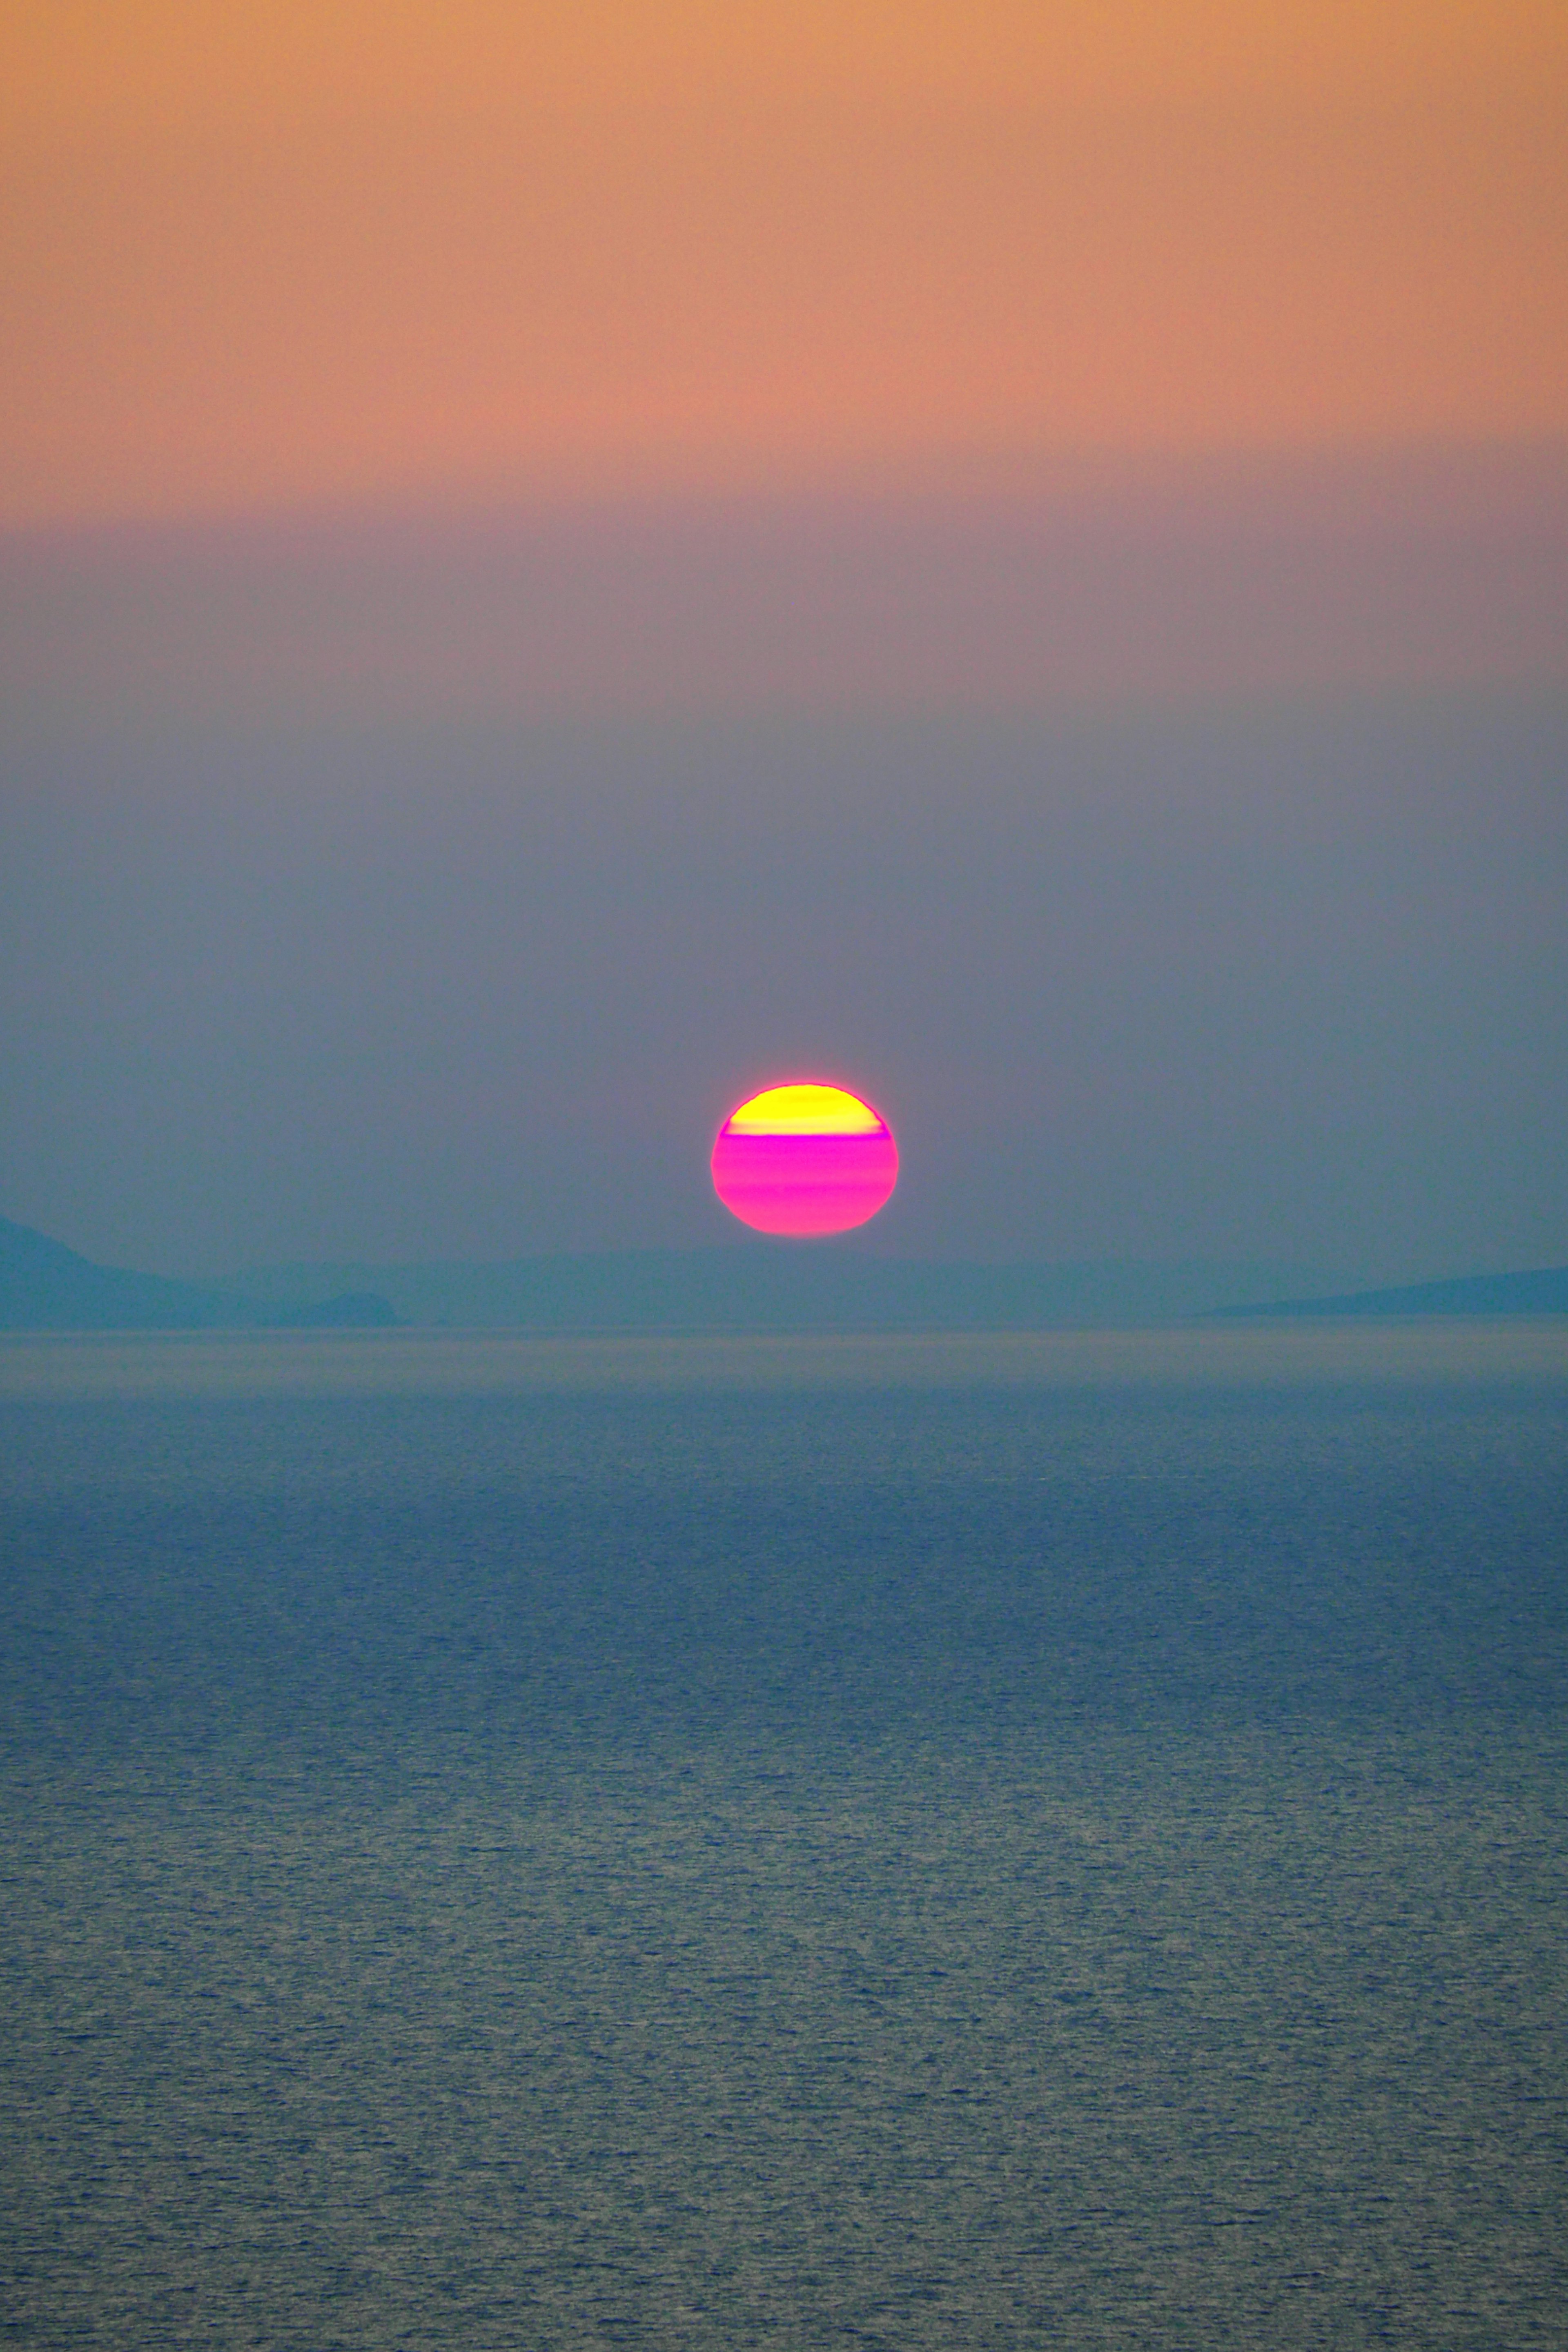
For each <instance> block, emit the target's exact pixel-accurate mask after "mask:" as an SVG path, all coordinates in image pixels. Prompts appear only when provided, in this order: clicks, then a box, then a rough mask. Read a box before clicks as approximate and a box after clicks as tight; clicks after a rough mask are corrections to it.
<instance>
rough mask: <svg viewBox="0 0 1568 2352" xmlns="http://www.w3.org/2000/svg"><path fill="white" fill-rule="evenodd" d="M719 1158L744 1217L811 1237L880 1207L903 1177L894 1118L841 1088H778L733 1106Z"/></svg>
mask: <svg viewBox="0 0 1568 2352" xmlns="http://www.w3.org/2000/svg"><path fill="white" fill-rule="evenodd" d="M711 1165H712V1171H713V1189H714V1191H715V1192H717V1193H718V1195H719V1198H720V1199H721V1201H722V1202H723V1203H724V1206H725V1207H726V1208H727V1209H729V1210H730V1211H731V1213H733V1214H734V1215H735V1216H737V1217H739V1218H740V1219H741V1221H742V1223H743V1224H747V1225H751V1226H752V1227H753V1228H754V1229H755V1230H756V1231H757V1232H758V1233H763V1234H787V1235H789V1236H791V1237H792V1238H794V1239H795V1240H798V1241H806V1240H811V1239H814V1238H816V1237H817V1236H820V1235H822V1234H843V1233H847V1232H848V1231H849V1230H850V1229H851V1227H852V1226H855V1225H863V1224H864V1223H866V1221H867V1219H868V1217H874V1216H875V1215H876V1213H877V1212H878V1210H879V1208H881V1207H882V1206H883V1204H884V1202H886V1201H887V1200H888V1199H889V1196H890V1194H891V1192H892V1190H893V1187H894V1185H895V1184H896V1183H897V1182H898V1181H899V1148H898V1145H897V1144H896V1143H895V1142H894V1140H893V1133H892V1129H890V1128H889V1125H888V1123H887V1121H886V1119H885V1118H881V1117H880V1115H879V1113H878V1112H876V1111H874V1110H873V1109H872V1108H870V1106H869V1104H868V1103H863V1102H861V1101H860V1099H859V1097H858V1096H856V1095H851V1094H846V1093H845V1092H844V1090H843V1089H842V1088H841V1087H825V1086H792V1087H769V1088H768V1089H767V1090H766V1092H764V1093H763V1094H760V1095H753V1096H752V1097H751V1098H750V1099H749V1100H748V1101H746V1102H743V1103H742V1104H740V1105H739V1107H738V1108H736V1109H734V1110H732V1111H731V1114H730V1116H729V1118H727V1119H726V1120H725V1121H724V1124H723V1126H722V1127H721V1129H720V1130H719V1134H718V1139H717V1140H716V1141H715V1143H714V1146H713V1157H712V1162H711Z"/></svg>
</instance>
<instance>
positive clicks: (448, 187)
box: [0, 0, 1568, 522]
mask: <svg viewBox="0 0 1568 2352" xmlns="http://www.w3.org/2000/svg"><path fill="white" fill-rule="evenodd" d="M3 25H4V51H3V54H0V90H3V92H4V97H3V99H0V120H3V121H4V138H5V185H4V187H3V188H0V219H3V221H4V228H3V230H0V238H3V243H4V263H3V266H4V269H5V282H6V288H7V292H6V310H7V314H8V331H7V335H6V341H5V360H4V363H3V364H4V370H5V377H4V383H3V384H0V392H3V396H4V402H5V414H6V418H7V425H6V432H5V443H4V450H3V453H0V520H5V521H9V522H38V521H51V520H100V519H109V518H119V517H127V516H171V517H173V516H180V515H217V514H223V513H236V512H237V513H247V512H250V513H267V512H271V511H277V510H279V509H294V508H306V509H309V508H311V507H318V508H319V507H322V506H332V505H337V504H341V503H343V502H348V503H351V504H353V503H359V502H362V501H363V502H377V501H381V500H384V499H387V498H389V497H391V498H394V499H401V498H408V497H414V498H416V499H427V498H431V497H435V498H437V499H440V498H444V497H447V496H457V497H458V498H462V499H471V498H480V499H483V498H488V497H491V496H494V495H498V494H500V495H513V494H523V495H532V494H537V493H539V492H541V491H542V492H545V493H549V494H561V495H576V494H580V493H582V492H584V491H587V492H590V493H592V492H595V491H599V490H615V489H616V488H621V487H625V486H627V485H651V486H655V487H666V486H668V487H679V488H704V487H708V486H715V487H719V486H722V487H729V486H741V487H747V488H752V487H764V488H765V487H768V486H788V485H790V484H793V483H795V482H802V481H805V482H811V483H821V482H831V481H833V480H836V479H841V478H868V477H871V478H879V479H883V480H887V479H893V480H896V479H898V478H900V477H907V476H913V477H914V478H919V479H921V480H929V479H931V478H940V477H941V475H942V471H943V469H944V467H946V466H947V465H948V464H949V463H950V461H951V460H952V458H954V457H958V458H961V459H962V460H963V463H964V464H966V465H971V466H972V465H973V464H975V463H976V462H979V463H981V464H984V463H986V462H991V461H1001V462H1004V463H1005V461H1007V460H1008V459H1009V458H1010V457H1012V456H1014V455H1018V454H1021V455H1026V456H1030V457H1038V456H1039V455H1041V454H1042V453H1043V454H1046V455H1047V456H1048V455H1049V454H1050V453H1053V452H1060V451H1070V450H1082V449H1085V448H1104V449H1109V450H1112V451H1116V450H1121V451H1126V450H1151V451H1152V450H1161V449H1173V450H1183V451H1192V450H1198V449H1212V448H1226V447H1232V448H1237V447H1242V448H1247V447H1250V448H1258V447H1278V446H1286V447H1289V446H1302V445H1329V446H1333V445H1336V444H1339V445H1342V444H1346V443H1349V444H1356V443H1367V442H1371V443H1384V444H1386V443H1389V442H1394V443H1407V442H1416V443H1420V442H1445V441H1447V442H1453V441H1468V440H1494V441H1496V440H1500V441H1510V440H1521V439H1530V438H1541V437H1543V436H1544V437H1551V436H1558V435H1562V434H1563V433H1564V432H1568V320H1565V317H1564V300H1563V295H1564V268H1563V261H1564V250H1563V247H1564V226H1565V222H1568V203H1565V197H1568V108H1565V105H1564V94H1565V91H1568V11H1565V10H1563V8H1562V7H1561V5H1560V4H1554V5H1489V6H1484V7H1483V6H1477V5H1468V6H1463V7H1457V6H1452V5H1449V6H1444V5H1436V0H1426V5H1405V6H1401V7H1397V8H1396V7H1393V6H1389V5H1377V0H1371V5H1325V0H1310V5H1299V0H1298V5H1287V6H1276V7H1273V8H1270V7H1268V6H1266V5H1261V0H1236V5H1231V0H1216V4H1215V5H1207V6H1205V5H1190V0H1189V5H1179V6H1178V5H1151V4H1150V0H1144V5H1128V6H1123V7H1121V8H1116V7H1111V6H1108V5H1103V0H1100V5H1083V0H1074V5H1061V6H1053V7H1047V6H1045V5H1041V0H1031V5H1013V4H1012V0H966V5H935V0H896V5H894V4H893V0H889V5H855V0H834V5H811V0H788V5H779V0H750V5H749V4H748V0H709V5H697V0H687V5H663V4H661V0H637V5H629V4H628V0H618V4H617V0H600V5H592V0H574V5H570V6H564V5H552V6H541V5H533V6H530V5H520V0H505V5H501V0H496V5H485V4H484V0H445V5H439V6H437V5H427V0H374V5H371V0H363V5H343V4H342V0H312V5H309V6H306V5H280V0H269V5H265V6H263V5H248V0H247V5H237V0H163V5H157V0H142V5H137V0H50V5H48V6H47V7H40V6H38V5H37V0H6V5H5V11H4V17H3Z"/></svg>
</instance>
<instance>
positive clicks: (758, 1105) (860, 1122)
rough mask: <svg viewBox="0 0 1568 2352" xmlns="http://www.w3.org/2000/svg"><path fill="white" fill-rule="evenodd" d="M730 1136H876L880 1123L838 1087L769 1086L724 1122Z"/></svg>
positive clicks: (872, 1113)
mask: <svg viewBox="0 0 1568 2352" xmlns="http://www.w3.org/2000/svg"><path fill="white" fill-rule="evenodd" d="M726 1124H727V1125H728V1127H729V1129H730V1131H731V1134H732V1135H877V1134H879V1133H880V1131H881V1128H882V1121H881V1120H880V1119H879V1118H878V1116H877V1114H876V1112H875V1111H874V1110H872V1109H871V1108H869V1107H868V1105H867V1104H866V1103H863V1102H862V1101H861V1100H860V1099H859V1097H858V1096H857V1095H851V1094H846V1093H845V1091H844V1088H843V1087H768V1088H767V1089H766V1091H765V1092H764V1093H763V1094H760V1095H753V1096H752V1099H751V1101H750V1102H743V1103H742V1105H741V1108H740V1109H739V1110H735V1111H731V1114H730V1117H729V1119H728V1121H727V1122H726Z"/></svg>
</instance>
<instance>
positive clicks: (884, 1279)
mask: <svg viewBox="0 0 1568 2352" xmlns="http://www.w3.org/2000/svg"><path fill="white" fill-rule="evenodd" d="M1281 1276H1282V1270H1281V1269H1280V1268H1279V1266H1273V1267H1262V1268H1258V1267H1247V1266H1237V1265H1229V1266H1215V1265H1128V1264H1110V1265H1055V1266H1053V1265H944V1264H942V1263H940V1262H931V1261H929V1260H928V1261H916V1260H910V1259H897V1258H880V1257H872V1256H869V1255H866V1254H865V1253H864V1252H863V1251H861V1250H858V1249H857V1248H856V1247H854V1246H853V1245H850V1246H845V1245H843V1244H836V1243H831V1242H829V1243H820V1244H816V1243H814V1244H799V1243H770V1242H757V1243H749V1242H748V1243H740V1244H731V1245H729V1246H722V1245H718V1246H714V1247H711V1248H708V1249H698V1250H609V1251H603V1252H598V1253H593V1254H584V1255H574V1256H565V1255H563V1256H559V1257H528V1258H514V1259H511V1260H509V1261H504V1262H502V1263H500V1264H494V1265H483V1264H473V1263H462V1262H458V1263H446V1264H440V1263H437V1264H426V1265H403V1266H388V1265H352V1264H351V1265H314V1266H313V1265H281V1266H264V1267H259V1268H257V1269H254V1270H253V1271H251V1272H250V1273H247V1274H245V1275H240V1276H235V1277H234V1278H233V1281H234V1286H236V1287H237V1288H238V1289H239V1290H240V1291H241V1293H242V1294H243V1295H244V1296H245V1297H247V1298H250V1299H252V1300H255V1301H257V1302H261V1303H268V1304H271V1305H273V1306H281V1305H283V1304H285V1303H287V1302H295V1303H298V1302H299V1301H300V1300H301V1299H308V1298H312V1297H329V1296H331V1294H332V1293H333V1292H337V1291H342V1290H349V1289H357V1288H361V1287H363V1288H372V1289H374V1290H376V1291H378V1292H379V1293H381V1295H382V1296H383V1297H386V1298H389V1299H390V1300H391V1301H392V1304H393V1306H394V1307H395V1309H396V1311H397V1315H398V1318H399V1319H400V1320H401V1321H403V1322H405V1323H412V1324H419V1325H424V1326H426V1327H431V1328H468V1329H476V1328H486V1327H489V1328H511V1329H519V1328H521V1329H526V1330H537V1331H573V1330H579V1331H580V1330H718V1331H724V1330H730V1331H740V1330H765V1331H792V1330H801V1331H804V1330H812V1331H833V1330H840V1331H877V1330H921V1329H923V1330H984V1331H996V1330H1003V1331H1005V1330H1037V1329H1041V1328H1049V1327H1052V1326H1058V1327H1084V1326H1092V1325H1111V1324H1121V1325H1136V1324H1142V1323H1163V1322H1172V1321H1176V1320H1179V1319H1181V1318H1184V1317H1186V1316H1190V1315H1194V1314H1201V1313H1202V1312H1204V1311H1205V1309H1206V1308H1210V1307H1217V1306H1219V1305H1221V1304H1222V1303H1223V1302H1225V1301H1226V1299H1228V1298H1234V1297H1237V1296H1241V1295H1245V1294H1246V1293H1247V1291H1250V1293H1251V1295H1252V1297H1255V1298H1256V1297H1268V1295H1269V1294H1270V1292H1276V1293H1277V1292H1278V1290H1279V1288H1280V1286H1281ZM1284 1279H1286V1280H1288V1279H1289V1276H1288V1275H1286V1276H1284Z"/></svg>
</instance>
